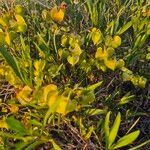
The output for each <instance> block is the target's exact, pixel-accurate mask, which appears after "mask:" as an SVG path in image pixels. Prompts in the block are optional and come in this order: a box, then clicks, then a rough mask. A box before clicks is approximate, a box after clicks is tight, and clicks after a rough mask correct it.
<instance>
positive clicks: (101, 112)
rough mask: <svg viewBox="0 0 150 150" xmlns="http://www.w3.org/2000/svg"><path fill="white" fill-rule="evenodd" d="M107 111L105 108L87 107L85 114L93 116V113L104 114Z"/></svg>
mask: <svg viewBox="0 0 150 150" xmlns="http://www.w3.org/2000/svg"><path fill="white" fill-rule="evenodd" d="M106 112H107V109H105V108H104V109H88V110H86V114H87V115H88V116H94V115H100V114H105V113H106Z"/></svg>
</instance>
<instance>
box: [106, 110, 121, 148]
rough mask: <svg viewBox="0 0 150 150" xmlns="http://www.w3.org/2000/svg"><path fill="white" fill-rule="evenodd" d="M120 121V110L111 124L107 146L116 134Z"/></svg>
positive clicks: (112, 141) (111, 142)
mask: <svg viewBox="0 0 150 150" xmlns="http://www.w3.org/2000/svg"><path fill="white" fill-rule="evenodd" d="M120 122H121V114H120V112H119V113H118V114H117V117H116V119H115V121H114V123H113V126H112V127H111V130H110V133H109V138H108V147H110V146H111V145H112V144H113V143H114V141H115V139H116V136H117V133H118V130H119V126H120Z"/></svg>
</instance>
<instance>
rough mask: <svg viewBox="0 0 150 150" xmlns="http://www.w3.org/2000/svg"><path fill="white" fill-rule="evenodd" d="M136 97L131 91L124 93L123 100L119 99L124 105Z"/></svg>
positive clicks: (120, 103)
mask: <svg viewBox="0 0 150 150" xmlns="http://www.w3.org/2000/svg"><path fill="white" fill-rule="evenodd" d="M133 99H134V95H130V93H127V94H126V95H124V96H123V97H122V98H121V100H120V101H119V103H118V104H119V105H124V104H126V103H129V102H130V101H131V100H133Z"/></svg>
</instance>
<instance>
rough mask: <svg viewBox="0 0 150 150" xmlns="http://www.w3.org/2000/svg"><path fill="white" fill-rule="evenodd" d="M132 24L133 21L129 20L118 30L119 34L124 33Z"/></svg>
mask: <svg viewBox="0 0 150 150" xmlns="http://www.w3.org/2000/svg"><path fill="white" fill-rule="evenodd" d="M131 26H132V21H129V22H128V23H126V24H125V25H124V26H123V27H122V28H121V29H119V31H118V32H117V34H118V35H120V34H122V33H124V32H125V31H126V30H128V29H129V28H130V27H131Z"/></svg>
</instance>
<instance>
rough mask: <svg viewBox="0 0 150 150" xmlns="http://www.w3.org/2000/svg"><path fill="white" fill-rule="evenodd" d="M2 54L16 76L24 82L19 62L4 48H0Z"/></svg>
mask: <svg viewBox="0 0 150 150" xmlns="http://www.w3.org/2000/svg"><path fill="white" fill-rule="evenodd" d="M0 52H1V53H2V55H3V57H4V58H5V60H6V61H7V63H8V65H9V66H10V67H11V68H12V69H13V71H14V72H15V74H16V75H17V76H18V77H19V78H20V79H21V80H22V81H24V79H23V77H22V74H21V72H20V68H19V66H18V64H17V61H16V60H15V58H14V57H13V56H12V55H11V54H10V53H9V52H8V51H7V49H6V48H5V47H3V46H0Z"/></svg>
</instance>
